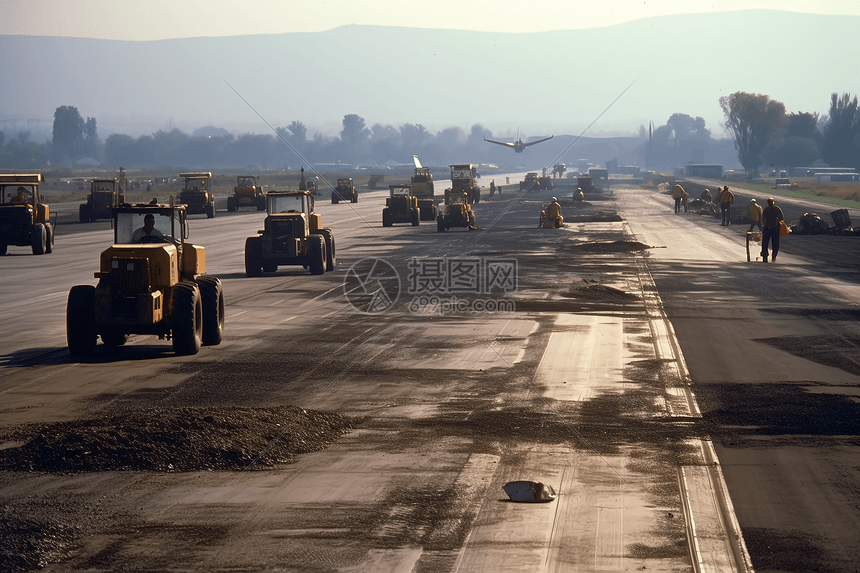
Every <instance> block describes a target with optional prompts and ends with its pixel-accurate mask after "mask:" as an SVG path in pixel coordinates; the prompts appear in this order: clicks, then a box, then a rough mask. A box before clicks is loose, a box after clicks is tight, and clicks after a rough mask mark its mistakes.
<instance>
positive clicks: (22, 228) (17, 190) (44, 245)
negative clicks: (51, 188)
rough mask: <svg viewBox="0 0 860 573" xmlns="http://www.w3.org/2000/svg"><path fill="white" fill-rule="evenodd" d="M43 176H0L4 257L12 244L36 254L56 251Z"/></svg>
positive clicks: (0, 233)
mask: <svg viewBox="0 0 860 573" xmlns="http://www.w3.org/2000/svg"><path fill="white" fill-rule="evenodd" d="M43 181H44V177H42V174H41V173H32V174H20V175H16V174H9V175H0V255H5V254H6V251H7V249H8V248H9V245H15V246H16V247H30V248H31V249H32V251H33V254H34V255H44V254H45V253H50V252H51V251H53V250H54V227H53V226H52V225H51V216H50V210H49V208H48V206H47V205H45V204H44V203H42V198H41V196H40V195H39V183H42V182H43Z"/></svg>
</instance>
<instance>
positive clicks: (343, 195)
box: [331, 177, 358, 205]
mask: <svg viewBox="0 0 860 573" xmlns="http://www.w3.org/2000/svg"><path fill="white" fill-rule="evenodd" d="M340 201H349V202H350V203H358V190H357V189H356V188H355V184H354V183H353V182H352V177H347V178H344V179H338V180H337V187H335V188H334V189H333V190H332V192H331V202H332V204H333V205H337V204H338V203H339V202H340Z"/></svg>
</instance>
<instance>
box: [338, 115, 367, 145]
mask: <svg viewBox="0 0 860 573" xmlns="http://www.w3.org/2000/svg"><path fill="white" fill-rule="evenodd" d="M370 135H371V132H370V130H369V129H367V127H366V126H365V125H364V118H363V117H361V116H359V115H356V114H354V113H350V114H347V115H345V116H343V129H342V130H341V131H340V138H341V139H343V140H344V141H345V142H350V143H362V142H363V141H365V140H367V139H368V138H369V137H370Z"/></svg>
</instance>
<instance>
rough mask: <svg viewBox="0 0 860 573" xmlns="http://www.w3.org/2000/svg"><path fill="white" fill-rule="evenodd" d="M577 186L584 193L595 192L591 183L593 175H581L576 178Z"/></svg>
mask: <svg viewBox="0 0 860 573" xmlns="http://www.w3.org/2000/svg"><path fill="white" fill-rule="evenodd" d="M576 186H577V187H578V188H579V189H580V190H581V191H582V192H583V193H594V185H592V183H591V175H580V176H579V177H578V178H577V180H576Z"/></svg>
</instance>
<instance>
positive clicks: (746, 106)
mask: <svg viewBox="0 0 860 573" xmlns="http://www.w3.org/2000/svg"><path fill="white" fill-rule="evenodd" d="M720 107H721V108H722V109H723V113H724V114H725V118H726V123H725V127H726V129H727V130H728V131H729V133H730V134H731V136H732V139H733V140H734V143H735V148H736V149H737V150H738V159H739V160H740V162H741V165H743V166H744V169H746V170H747V171H748V172H749V173H750V176H751V177H757V176H758V170H759V168H760V167H762V166H763V165H774V166H778V167H800V166H806V165H811V164H812V163H814V162H815V161H817V160H818V159H821V160H823V161H824V162H825V163H826V164H828V165H830V166H831V167H849V168H853V169H858V170H860V108H858V106H857V96H854V98H853V99H852V98H851V95H850V94H848V93H844V94H842V96H841V97H840V96H838V95H837V94H836V93H833V94H832V95H831V97H830V109H829V111H828V114H827V116H826V117H824V118H819V117H818V114H817V113H805V112H800V113H791V114H786V111H785V105H784V104H783V103H782V102H779V101H777V100H774V99H771V98H770V97H769V96H766V95H762V94H751V93H747V92H735V93H733V94H731V95H728V96H723V97H721V98H720Z"/></svg>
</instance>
